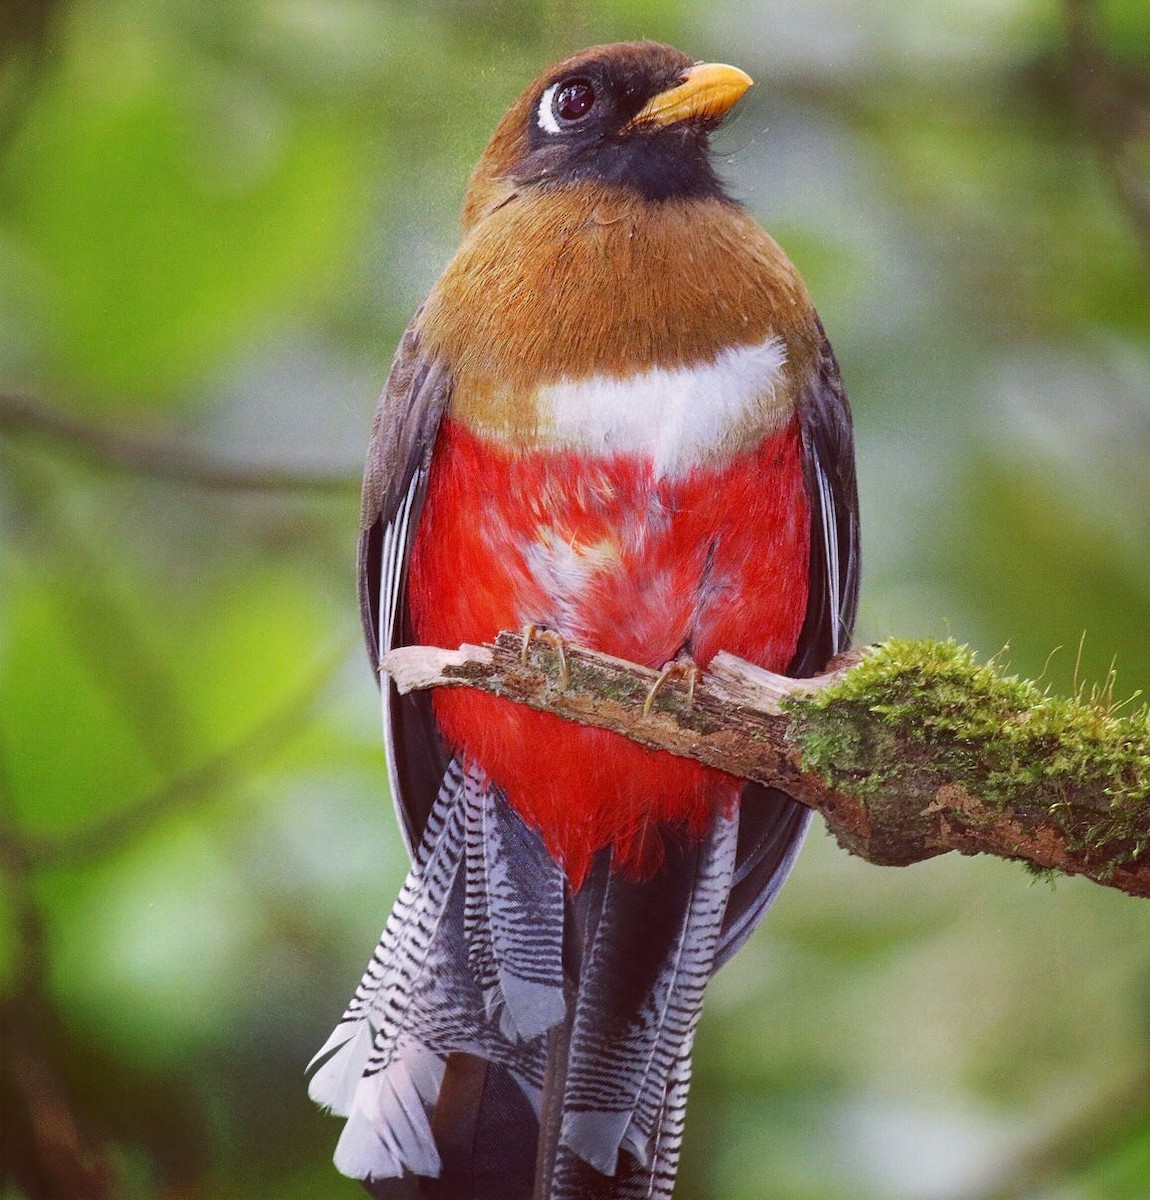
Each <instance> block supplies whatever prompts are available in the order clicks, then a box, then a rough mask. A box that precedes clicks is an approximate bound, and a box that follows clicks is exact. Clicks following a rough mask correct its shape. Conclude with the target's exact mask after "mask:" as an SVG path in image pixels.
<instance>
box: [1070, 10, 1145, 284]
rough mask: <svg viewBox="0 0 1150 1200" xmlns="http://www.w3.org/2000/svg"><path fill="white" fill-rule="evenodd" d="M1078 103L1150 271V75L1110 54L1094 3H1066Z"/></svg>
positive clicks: (1072, 72)
mask: <svg viewBox="0 0 1150 1200" xmlns="http://www.w3.org/2000/svg"><path fill="white" fill-rule="evenodd" d="M1065 5H1066V23H1067V38H1066V40H1067V49H1068V52H1069V59H1070V80H1071V87H1072V88H1073V92H1074V98H1075V101H1076V103H1077V105H1078V108H1079V110H1080V111H1081V113H1082V115H1083V118H1084V119H1085V121H1086V125H1087V128H1088V130H1089V132H1090V136H1091V138H1092V139H1093V141H1094V143H1095V146H1096V148H1097V151H1098V155H1099V158H1100V160H1101V162H1102V166H1103V169H1104V170H1105V171H1106V174H1107V175H1108V176H1109V177H1110V180H1111V182H1112V184H1113V186H1114V189H1115V191H1116V192H1117V195H1118V198H1119V200H1120V201H1121V203H1122V206H1123V208H1124V209H1125V211H1126V215H1127V216H1128V218H1129V219H1130V222H1131V224H1132V225H1133V227H1134V230H1135V232H1136V233H1137V235H1138V237H1139V240H1140V241H1141V243H1142V250H1143V253H1144V256H1145V258H1146V262H1147V264H1148V265H1150V73H1147V72H1145V71H1142V72H1138V71H1135V70H1133V69H1132V68H1131V67H1130V66H1129V65H1127V64H1121V65H1120V64H1119V63H1118V62H1117V61H1116V60H1115V59H1114V57H1113V56H1111V55H1109V54H1108V53H1107V51H1106V49H1105V45H1104V41H1103V32H1102V17H1101V13H1100V11H1099V7H1098V5H1097V4H1096V3H1094V2H1093V0H1065Z"/></svg>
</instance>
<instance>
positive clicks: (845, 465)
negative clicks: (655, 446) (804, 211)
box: [716, 317, 859, 967]
mask: <svg viewBox="0 0 1150 1200" xmlns="http://www.w3.org/2000/svg"><path fill="white" fill-rule="evenodd" d="M815 319H816V322H817V325H818V331H819V337H820V344H819V350H818V358H817V361H816V369H815V372H814V376H813V379H812V381H811V383H810V384H809V385H808V386H807V387H806V389H805V390H804V392H803V394H802V396H801V397H800V401H799V422H800V428H801V432H802V440H803V479H804V484H805V486H806V492H807V502H808V504H809V506H810V514H811V516H810V519H811V541H810V578H809V589H808V592H807V612H806V617H805V618H804V620H803V627H802V631H801V632H800V634H799V641H798V646H797V647H796V649H795V654H794V657H793V658H792V659H791V662H790V664H789V665H788V667H787V674H788V675H791V676H793V677H795V678H796V679H803V678H807V677H809V676H811V675H817V674H818V673H819V672H820V671H821V670H823V668H824V667H825V666H826V664H827V662H828V661H829V660H830V659H831V658H833V657H834V656H835V655H836V654H841V653H842V652H843V651H844V650H846V649H848V648H849V646H850V638H851V631H852V630H853V628H854V621H855V612H856V610H857V608H858V593H859V519H858V486H857V482H856V478H855V458H854V434H853V428H852V423H851V409H850V402H849V401H848V399H847V395H846V391H845V389H844V388H843V382H842V377H841V376H840V374H839V367H838V363H837V362H836V361H835V356H834V351H833V350H832V349H831V346H830V342H829V341H828V340H827V336H826V331H825V330H824V329H823V326H822V322H821V321H819V320H818V318H817V317H816V318H815ZM809 822H810V810H809V809H807V808H804V807H803V806H802V805H800V804H798V803H796V802H795V801H794V800H792V799H791V798H790V797H789V796H787V795H786V794H785V793H783V792H780V791H779V790H778V789H776V788H767V787H763V786H762V785H761V784H757V783H748V784H747V785H746V786H745V787H744V788H743V801H742V808H741V816H740V825H739V848H738V855H737V858H736V865H735V875H734V880H733V883H732V887H731V895H730V899H729V900H728V903H727V912H726V916H725V917H724V921H723V937H722V940H721V942H720V944H719V952H718V955H717V961H716V967H718V966H719V965H721V964H722V963H723V962H725V961H726V960H727V959H728V958H730V957H731V955H732V954H734V953H735V951H736V950H738V948H739V947H740V946H741V945H742V944H743V943H744V942H745V941H746V940H747V938H748V937H749V936H750V934H751V931H752V930H753V929H754V928H755V926H756V925H757V924H758V923H759V921H760V920H761V919H762V917H763V914H764V913H765V912H766V911H767V909H768V908H769V907H770V906H771V902H772V901H773V900H774V898H775V896H776V895H777V894H778V890H779V888H780V887H781V886H782V884H783V882H784V880H785V879H786V877H787V874H788V873H789V871H790V869H791V866H792V865H793V863H794V860H795V857H796V856H797V854H798V851H799V847H800V845H801V844H802V838H803V834H804V832H805V831H806V827H807V825H808V824H809Z"/></svg>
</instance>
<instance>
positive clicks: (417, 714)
mask: <svg viewBox="0 0 1150 1200" xmlns="http://www.w3.org/2000/svg"><path fill="white" fill-rule="evenodd" d="M418 322H419V313H418V312H417V313H416V314H415V317H414V318H413V319H412V322H411V324H410V325H409V326H408V327H407V329H406V331H405V332H404V334H403V337H402V338H401V339H400V343H399V347H398V349H397V350H396V352H395V358H394V359H393V360H392V364H391V372H390V374H389V376H388V380H387V383H386V385H385V386H384V389H383V394H382V396H381V397H380V400H379V406H378V408H377V409H376V414H375V421H374V423H373V425H372V433H371V444H370V446H369V447H368V452H367V463H366V465H365V467H364V475H363V502H362V510H361V521H360V538H359V603H360V614H361V617H362V619H363V630H364V636H365V638H366V640H367V651H368V655H369V657H370V658H371V661H372V665H373V666H375V665H377V664H378V663H379V659H380V657H381V656H382V655H383V654H384V653H386V652H387V651H388V650H390V649H392V648H394V647H395V646H402V645H407V644H409V643H410V642H411V641H412V640H413V635H412V629H411V615H410V612H409V610H408V605H407V570H408V562H409V559H410V555H411V543H412V538H413V536H414V533H415V530H416V527H417V526H418V524H419V517H420V513H421V511H422V508H423V499H424V495H425V493H426V490H427V477H428V472H429V470H430V466H431V456H432V451H433V449H434V447H435V439H436V436H437V434H438V431H439V424H440V421H441V420H442V418H443V414H444V412H445V411H446V408H447V404H448V401H449V399H450V396H451V377H450V373H449V372H448V371H447V370H446V368H445V367H444V366H443V365H442V364H441V363H439V362H437V361H435V360H434V359H431V358H430V357H428V356H427V355H426V354H425V353H424V352H423V350H422V348H421V345H420V339H419V334H418ZM383 713H384V739H385V742H386V745H387V762H388V774H389V778H390V783H391V793H392V798H393V800H394V802H395V808H396V813H397V815H398V816H399V821H400V827H401V828H402V830H403V834H404V837H405V839H406V841H407V846H408V850H409V851H414V848H415V847H416V846H417V845H418V844H419V839H420V836H421V835H422V832H423V827H424V825H425V823H426V821H427V816H428V813H429V812H430V811H431V806H432V805H433V804H434V802H435V797H436V794H437V793H438V791H439V786H440V783H441V782H442V779H443V774H444V771H445V770H446V767H447V763H448V761H449V757H450V756H449V755H448V754H447V753H446V751H445V750H444V747H443V745H442V742H441V740H440V737H439V732H438V730H437V728H436V724H435V720H434V718H433V716H432V713H431V700H430V693H415V694H413V695H411V696H400V695H399V694H398V692H397V691H396V690H395V686H394V684H392V683H391V682H390V681H388V682H385V683H384V684H383Z"/></svg>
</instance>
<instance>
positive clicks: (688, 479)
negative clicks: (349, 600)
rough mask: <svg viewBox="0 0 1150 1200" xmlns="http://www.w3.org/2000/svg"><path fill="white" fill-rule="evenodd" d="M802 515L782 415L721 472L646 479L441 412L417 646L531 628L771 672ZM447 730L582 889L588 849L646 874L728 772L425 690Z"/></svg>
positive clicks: (777, 661) (793, 612)
mask: <svg viewBox="0 0 1150 1200" xmlns="http://www.w3.org/2000/svg"><path fill="white" fill-rule="evenodd" d="M809 552H810V515H809V508H808V505H807V500H806V493H805V491H804V487H803V475H802V447H801V441H800V436H799V430H798V423H797V420H796V421H793V422H792V423H791V424H790V425H789V426H788V427H787V428H786V429H784V430H783V431H782V432H780V433H778V434H775V435H774V436H772V437H769V438H766V439H764V440H763V441H762V442H761V443H760V444H759V445H758V446H757V447H755V448H754V449H752V450H749V451H746V452H743V453H740V454H738V455H737V456H735V457H733V458H731V459H729V460H728V461H727V462H726V463H724V464H722V465H719V466H714V465H711V466H707V467H702V468H699V469H698V470H696V471H693V472H690V473H688V474H686V475H683V476H681V477H675V478H672V479H660V478H656V477H655V476H654V475H653V473H652V470H651V466H650V463H649V462H647V461H645V460H639V459H636V458H633V457H624V456H614V457H592V456H588V455H584V454H578V453H575V452H572V451H566V450H548V451H532V452H531V453H528V454H517V453H514V452H512V451H509V450H508V449H507V448H505V447H503V446H500V445H499V444H498V443H495V442H489V441H485V440H482V439H480V438H477V437H476V436H475V435H474V434H472V433H471V432H470V431H469V430H467V429H466V428H465V427H463V426H461V425H459V424H457V423H455V422H452V421H448V422H446V423H445V424H444V426H443V428H442V429H441V431H440V434H439V439H438V442H437V443H436V452H435V462H434V464H433V467H432V472H431V479H430V481H429V486H428V493H427V501H426V505H425V507H424V510H423V518H422V520H421V522H420V526H419V529H418V531H417V534H416V538H415V544H414V546H413V549H412V557H411V571H410V578H409V583H410V598H411V611H412V616H413V620H414V625H415V632H416V635H417V636H418V638H419V640H420V641H421V642H423V643H425V644H429V645H438V646H446V647H454V646H457V645H459V644H460V643H461V642H482V641H485V640H489V639H490V638H492V637H493V636H494V635H495V634H496V633H497V632H498V631H499V630H501V629H518V628H521V627H522V626H524V625H526V624H528V623H529V622H533V623H535V624H537V625H540V626H547V627H548V628H551V629H554V630H555V631H556V632H558V633H560V634H562V635H563V636H564V637H565V638H567V639H568V640H570V641H573V642H578V643H580V644H582V645H587V646H592V647H594V648H596V649H599V650H603V651H605V652H606V653H609V654H615V655H618V656H619V657H621V658H628V659H631V660H633V661H635V662H640V663H645V664H647V665H648V666H651V667H661V666H662V665H663V664H664V663H665V662H667V661H669V660H670V659H672V658H674V657H675V656H676V655H677V654H678V653H679V652H680V651H682V650H686V651H687V652H688V653H690V654H691V655H692V657H693V658H694V660H695V661H696V662H697V663H698V664H699V665H700V666H706V665H707V663H708V662H710V660H711V658H712V657H713V656H714V654H715V653H716V652H717V651H718V650H728V651H730V652H731V653H733V654H738V655H740V656H741V657H743V658H746V659H749V660H751V661H752V662H756V663H759V664H760V665H762V666H765V667H768V668H770V669H771V670H775V671H782V670H783V669H784V668H785V667H786V665H787V663H788V662H789V661H790V659H791V657H792V655H793V654H794V651H795V647H796V644H797V642H798V636H799V631H800V629H801V627H802V623H803V617H804V615H805V612H806V603H807V587H808V555H809ZM433 703H434V707H435V714H436V718H437V720H438V721H439V723H440V726H441V727H442V729H443V733H444V735H445V737H446V738H447V739H448V741H449V742H450V743H451V744H452V745H453V746H455V747H456V748H457V749H461V750H462V751H463V752H464V754H465V755H466V756H467V757H468V758H469V759H471V760H473V761H474V762H476V763H477V764H478V765H479V766H480V767H482V769H483V770H484V771H485V772H486V774H487V775H488V777H489V778H490V779H492V780H494V781H495V782H496V783H498V784H499V785H500V786H501V787H502V788H503V789H504V791H505V792H506V793H507V796H508V798H509V799H510V801H511V803H512V804H514V805H515V807H516V808H517V809H518V811H519V812H520V813H521V814H522V816H523V817H524V819H525V820H526V821H527V822H528V823H529V824H531V825H533V826H535V827H537V828H538V829H539V830H540V831H541V832H542V834H543V837H544V840H545V841H546V843H547V846H548V849H549V850H550V851H551V853H552V854H553V855H554V856H555V858H556V859H557V860H558V861H559V862H560V863H562V864H563V867H564V869H565V871H566V873H567V876H568V878H569V879H570V880H571V883H572V885H573V886H575V887H578V885H579V883H580V882H581V880H582V878H583V875H584V874H585V872H586V869H587V866H588V865H589V862H590V858H591V856H592V855H593V854H594V852H595V851H596V850H598V849H600V848H602V847H604V846H608V845H612V846H614V847H615V851H616V863H617V865H618V866H619V867H620V869H622V870H625V871H627V872H629V873H631V874H635V875H645V874H648V873H649V872H650V871H652V870H654V869H655V868H656V867H657V865H658V862H659V859H660V857H661V853H662V845H663V837H664V836H666V835H667V834H668V833H673V832H675V831H677V832H678V833H679V834H680V835H681V836H698V835H699V834H701V833H702V832H703V831H704V830H705V829H706V828H707V826H708V824H709V822H710V820H711V818H712V817H713V814H714V813H715V811H716V809H717V808H718V807H720V806H726V805H730V804H733V803H734V802H735V801H736V799H737V796H738V791H739V787H740V781H739V780H737V779H734V778H733V777H732V776H729V775H726V774H724V773H722V772H720V771H715V770H712V769H710V768H707V767H703V766H702V765H700V764H698V763H695V762H691V761H689V760H687V759H682V758H676V757H675V756H673V755H670V754H665V753H662V752H658V751H649V750H644V749H643V748H642V747H640V746H637V745H635V744H634V743H633V742H629V741H627V740H626V739H625V738H622V737H619V736H618V735H616V734H612V733H607V732H605V731H603V730H598V729H590V728H587V727H585V726H581V725H576V724H573V723H571V722H568V721H563V720H561V719H560V718H558V717H554V716H551V715H549V714H547V713H537V712H533V711H531V710H530V709H527V708H523V707H522V706H520V705H515V704H511V703H510V702H508V701H504V700H500V699H498V698H496V697H493V696H486V695H483V694H481V693H479V692H475V691H471V690H469V689H457V690H456V689H453V690H442V691H439V692H437V693H436V694H435V697H434V701H433Z"/></svg>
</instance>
